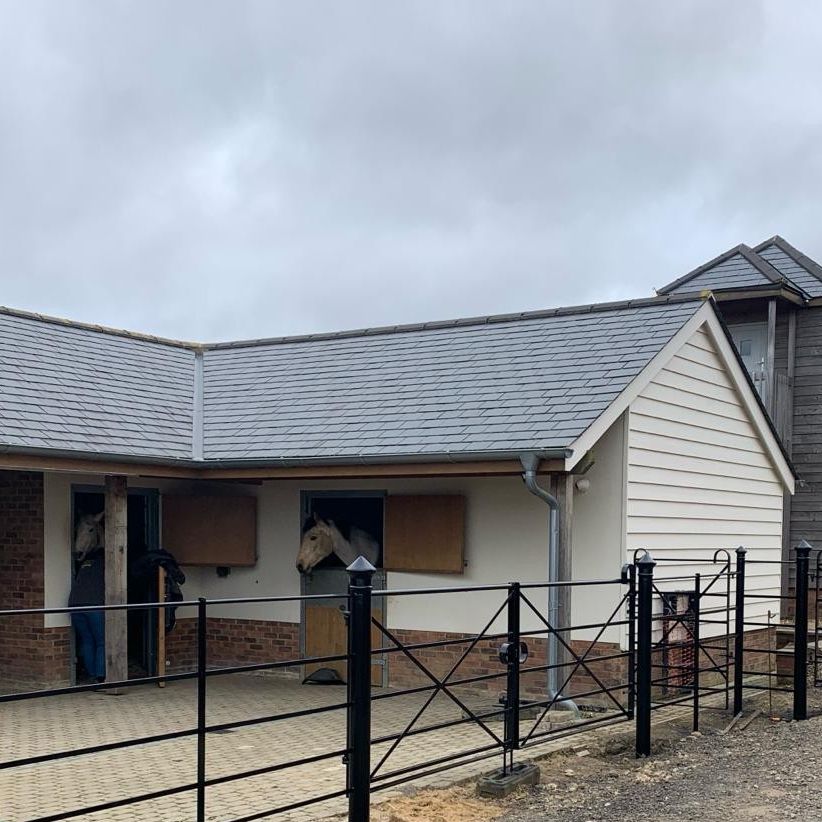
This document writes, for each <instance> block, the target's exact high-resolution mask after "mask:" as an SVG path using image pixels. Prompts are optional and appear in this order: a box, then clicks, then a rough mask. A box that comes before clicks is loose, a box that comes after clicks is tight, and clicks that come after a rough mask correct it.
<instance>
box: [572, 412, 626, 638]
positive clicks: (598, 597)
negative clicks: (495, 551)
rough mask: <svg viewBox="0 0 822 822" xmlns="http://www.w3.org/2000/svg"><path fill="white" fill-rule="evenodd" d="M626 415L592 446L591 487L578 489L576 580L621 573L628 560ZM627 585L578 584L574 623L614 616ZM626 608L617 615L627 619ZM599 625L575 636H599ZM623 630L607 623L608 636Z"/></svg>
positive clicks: (587, 476) (574, 595) (615, 576)
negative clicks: (626, 546) (608, 625)
mask: <svg viewBox="0 0 822 822" xmlns="http://www.w3.org/2000/svg"><path fill="white" fill-rule="evenodd" d="M625 449H626V415H624V414H623V415H622V416H621V417H619V419H618V420H617V421H616V422H615V423H614V424H613V425H612V426H611V427H610V428H609V429H608V430H607V431H606V433H605V434H604V435H603V436H602V438H601V439H600V440H599V441H598V442H597V443H596V444H595V445H594V447H593V448H592V449H591V453H592V455H593V458H594V464H593V466H592V467H591V468H590V470H589V471H588V472H587V473H586V474H585V479H587V480H588V481H589V482H590V484H591V485H590V489H589V490H588V491H587V492H586V493H580V492H578V491H577V492H576V493H575V494H574V527H573V538H572V558H573V563H572V569H573V578H574V579H575V580H596V579H618V578H619V576H620V571H621V570H622V565H623V564H624V562H625V502H624V500H625V479H626V474H625ZM625 590H626V586H623V585H607V586H604V585H596V586H582V587H576V588H573V589H572V595H571V616H572V624H573V625H586V624H591V623H595V622H602V621H605V620H606V619H608V617H610V616H611V613H612V612H613V610H614V608H615V607H616V605H617V603H618V602H619V600H620V598H621V597H622V595H623V594H624V592H625ZM623 618H624V614H623V613H622V612H620V613H619V614H618V615H617V617H616V619H623ZM598 633H599V629H589V630H584V631H575V632H574V639H593V638H594V637H595V636H596V635H597V634H598ZM621 637H622V631H621V629H620V628H619V626H617V627H611V628H606V629H605V631H604V632H603V633H602V635H601V636H600V641H602V642H619V641H620V638H621Z"/></svg>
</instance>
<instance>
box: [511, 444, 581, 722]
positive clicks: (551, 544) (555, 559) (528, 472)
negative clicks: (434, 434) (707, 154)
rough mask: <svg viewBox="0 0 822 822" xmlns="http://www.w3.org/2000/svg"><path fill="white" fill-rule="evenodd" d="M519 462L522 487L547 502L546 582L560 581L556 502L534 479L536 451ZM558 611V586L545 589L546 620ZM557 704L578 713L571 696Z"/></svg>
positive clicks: (553, 640) (555, 650) (551, 658)
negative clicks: (520, 463) (546, 597)
mask: <svg viewBox="0 0 822 822" xmlns="http://www.w3.org/2000/svg"><path fill="white" fill-rule="evenodd" d="M520 462H522V468H523V474H522V479H523V482H524V483H525V487H526V488H527V489H528V490H529V491H530V492H531V493H532V494H533V495H534V496H535V497H538V498H539V499H541V500H542V501H543V502H544V503H546V504H547V505H548V582H559V581H560V580H559V502H558V500H557V498H556V497H555V496H554V495H553V494H552V493H550V492H549V491H546V490H545V488H543V487H542V486H541V485H540V484H539V483H538V482H537V470H538V469H539V456H538V455H537V454H533V453H531V454H523V455H521V456H520ZM558 613H559V589H558V588H557V587H556V586H550V587H549V588H548V615H547V618H548V623H549V624H552V625H553V624H556V617H557V614H558ZM547 642H548V659H547V661H548V666H549V667H548V698H549V699H554V698H555V697H557V696H561V694H559V668H557V667H556V666H557V665H558V664H559V640H558V638H557V635H556V634H554V633H549V634H548V637H547ZM557 706H558V707H562V708H567V709H568V710H571V711H574V712H575V713H576V715H577V716H579V708H578V707H577V705H576V703H574V701H573V700H571V699H566V700H563V701H562V702H558V703H557Z"/></svg>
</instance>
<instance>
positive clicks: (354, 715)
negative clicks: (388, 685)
mask: <svg viewBox="0 0 822 822" xmlns="http://www.w3.org/2000/svg"><path fill="white" fill-rule="evenodd" d="M346 570H347V571H348V602H349V606H348V607H349V611H350V616H349V618H348V682H349V693H350V704H349V706H348V735H347V738H348V744H349V746H350V751H349V753H348V769H349V773H348V786H349V793H348V819H349V822H368V819H369V814H370V804H371V802H370V786H371V590H372V588H371V580H372V578H373V576H374V571H375V570H376V569H375V568H374V566H373V565H372V564H371V563H370V562H369V561H368V560H367V559H366V558H365V557H362V556H360V557H357V559H355V560H354V562H352V563H351V565H349V566H348V568H346Z"/></svg>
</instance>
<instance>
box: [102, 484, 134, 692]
mask: <svg viewBox="0 0 822 822" xmlns="http://www.w3.org/2000/svg"><path fill="white" fill-rule="evenodd" d="M105 539H106V548H105V562H106V605H120V604H125V603H126V602H127V590H126V589H127V560H128V553H127V550H128V549H127V544H126V543H127V540H128V487H127V484H126V478H125V477H123V476H111V475H107V476H106V535H105ZM126 679H128V614H127V612H126V611H106V681H107V682H119V681H123V680H126Z"/></svg>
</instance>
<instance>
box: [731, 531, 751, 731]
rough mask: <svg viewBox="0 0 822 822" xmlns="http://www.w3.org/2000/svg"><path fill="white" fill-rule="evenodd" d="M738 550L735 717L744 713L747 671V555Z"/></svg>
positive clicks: (735, 629) (735, 630)
mask: <svg viewBox="0 0 822 822" xmlns="http://www.w3.org/2000/svg"><path fill="white" fill-rule="evenodd" d="M747 553H748V552H747V551H746V550H745V549H744V548H743V547H742V546H741V545H740V546H739V548H737V549H736V604H735V606H734V716H736V715H737V714H740V713H742V673H743V671H744V669H745V661H744V658H745V554H747Z"/></svg>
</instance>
